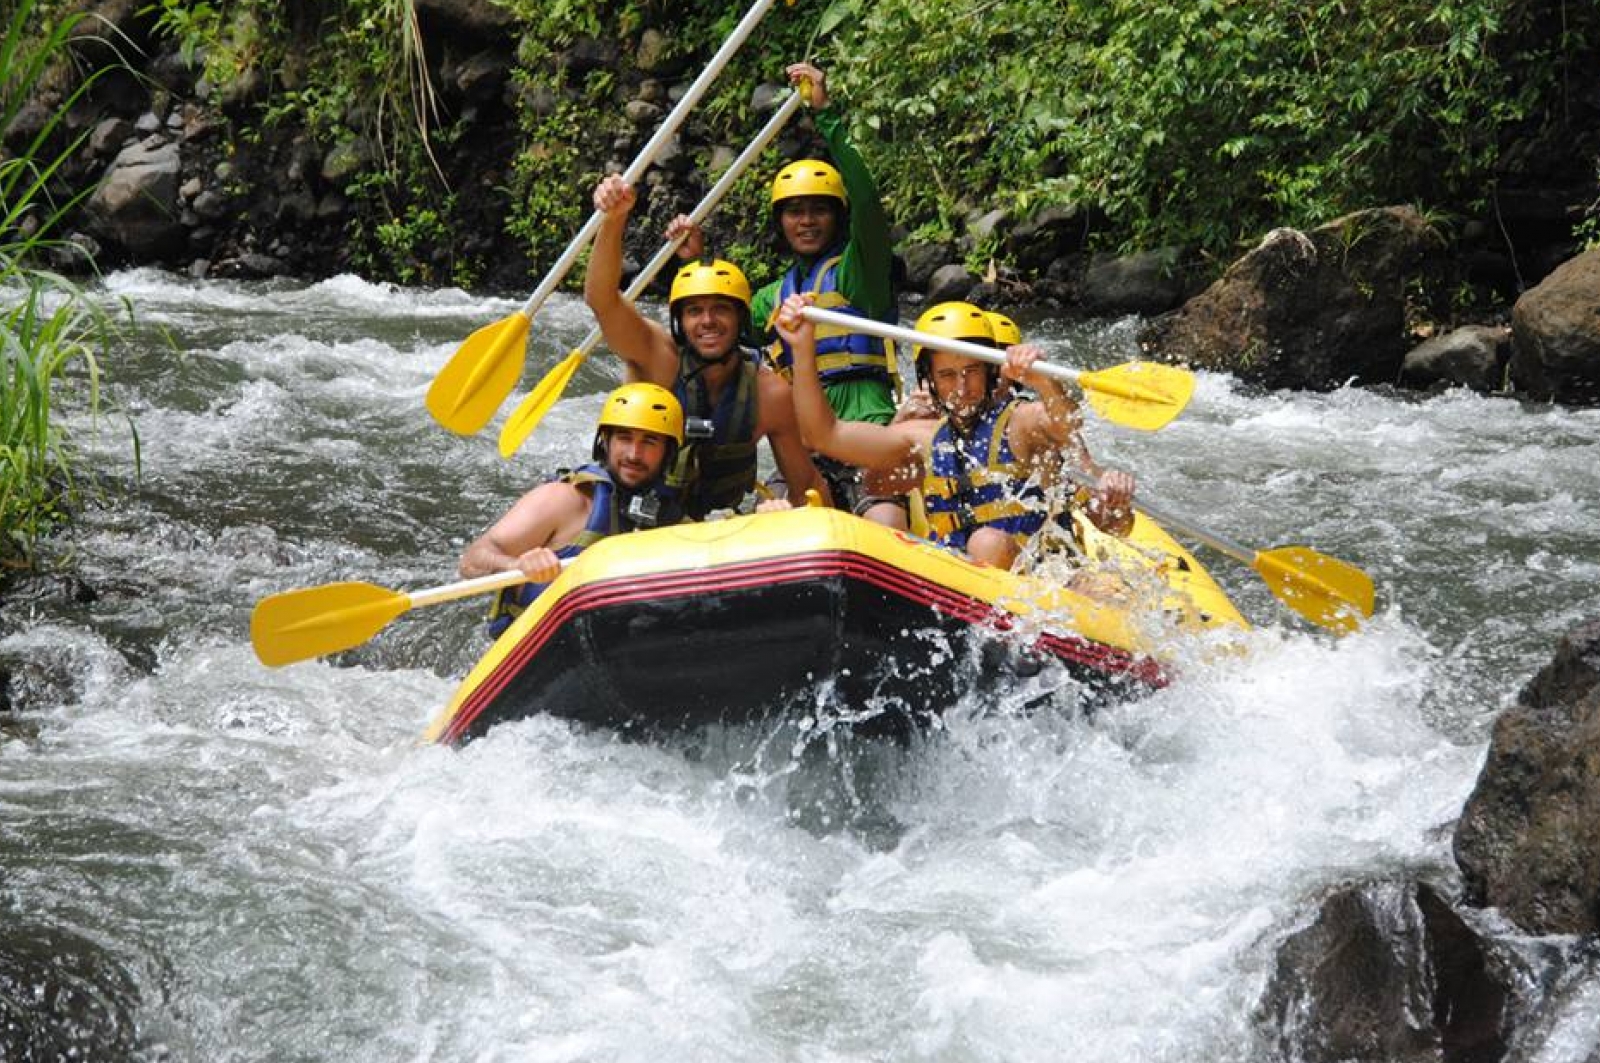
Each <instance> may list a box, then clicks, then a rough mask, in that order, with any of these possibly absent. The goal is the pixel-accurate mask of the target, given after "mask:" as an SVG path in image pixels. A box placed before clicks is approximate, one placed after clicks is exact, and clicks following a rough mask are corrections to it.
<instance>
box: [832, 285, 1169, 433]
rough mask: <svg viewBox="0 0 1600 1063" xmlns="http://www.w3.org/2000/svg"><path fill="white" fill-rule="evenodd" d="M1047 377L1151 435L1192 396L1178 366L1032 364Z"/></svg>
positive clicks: (916, 338) (869, 329) (840, 319)
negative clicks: (1074, 387) (1087, 367)
mask: <svg viewBox="0 0 1600 1063" xmlns="http://www.w3.org/2000/svg"><path fill="white" fill-rule="evenodd" d="M804 314H805V316H806V317H807V318H809V319H810V320H812V321H814V322H816V323H818V324H821V325H832V326H834V327H835V328H838V329H842V330H844V331H846V332H864V333H866V334H867V335H869V336H880V337H882V338H884V339H890V340H895V341H897V342H900V343H912V344H921V345H923V346H924V347H936V348H938V349H939V350H941V351H949V352H950V353H952V354H960V355H964V356H965V357H968V358H979V359H982V360H983V361H985V362H994V363H995V364H996V365H1003V364H1004V363H1005V360H1006V355H1005V352H1004V351H997V350H995V349H994V348H992V347H983V346H980V345H978V344H976V343H968V342H967V341H965V340H955V339H946V338H945V337H943V336H934V335H930V334H929V333H926V332H918V331H917V330H915V329H908V328H902V327H901V326H899V325H890V324H888V323H886V322H883V321H874V320H872V319H871V318H863V317H854V316H852V315H849V314H840V313H837V312H835V311H832V310H823V309H821V308H820V307H815V306H810V307H807V308H806V309H805V311H804ZM1034 368H1035V369H1038V370H1041V371H1043V372H1044V373H1045V375H1047V376H1053V377H1056V378H1057V379H1059V380H1065V381H1068V382H1069V383H1075V384H1077V385H1078V387H1080V388H1082V389H1083V392H1084V396H1085V397H1086V398H1087V399H1088V400H1089V406H1090V407H1091V408H1092V409H1093V410H1094V411H1095V412H1096V413H1098V414H1100V416H1102V417H1104V418H1105V419H1106V420H1108V421H1111V422H1112V423H1113V424H1120V425H1124V426H1126V427H1128V428H1137V429H1140V430H1142V431H1146V432H1151V431H1154V430H1156V429H1157V428H1160V427H1162V426H1163V425H1165V424H1166V423H1167V422H1168V421H1171V420H1172V419H1173V418H1174V417H1176V416H1178V414H1179V412H1181V411H1182V410H1183V408H1184V407H1185V406H1187V405H1188V404H1189V397H1190V396H1191V395H1193V394H1194V374H1192V373H1190V372H1189V371H1188V370H1186V369H1179V368H1177V367H1175V366H1170V365H1161V364H1159V363H1156V362H1127V363H1125V364H1123V365H1117V366H1112V367H1111V368H1110V369H1096V370H1078V369H1068V368H1067V367H1066V366H1063V365H1054V364H1052V363H1050V362H1041V363H1039V364H1037V365H1035V366H1034Z"/></svg>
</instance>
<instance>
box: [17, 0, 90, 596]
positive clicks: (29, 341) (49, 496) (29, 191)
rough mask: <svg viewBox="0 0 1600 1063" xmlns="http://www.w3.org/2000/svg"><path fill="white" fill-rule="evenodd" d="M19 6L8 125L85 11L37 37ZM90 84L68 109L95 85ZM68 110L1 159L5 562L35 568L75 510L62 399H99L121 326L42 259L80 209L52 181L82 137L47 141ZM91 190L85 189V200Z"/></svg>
mask: <svg viewBox="0 0 1600 1063" xmlns="http://www.w3.org/2000/svg"><path fill="white" fill-rule="evenodd" d="M18 3H19V7H18V8H17V9H16V11H15V12H14V13H13V15H12V19H11V21H10V22H9V23H8V24H7V25H6V26H5V27H4V28H3V33H4V35H3V36H0V128H6V127H7V126H9V125H10V123H11V121H12V119H13V118H14V117H15V116H16V114H17V112H18V111H19V110H20V109H21V107H22V106H23V104H24V103H25V102H26V101H27V100H28V99H29V98H30V96H31V94H32V92H33V90H34V88H35V87H36V86H37V85H38V84H39V83H40V81H41V80H42V79H43V78H44V77H45V76H46V72H47V71H48V70H49V69H50V67H51V65H52V64H53V63H54V62H56V61H60V60H64V59H65V52H66V48H67V40H68V38H69V36H70V34H71V33H72V31H73V29H74V28H75V27H76V26H77V24H78V23H79V22H80V21H81V18H82V16H69V17H67V18H63V19H60V20H59V21H54V22H48V23H47V24H46V25H45V28H44V29H43V31H42V32H39V33H37V35H35V34H34V32H33V30H32V27H31V25H30V19H31V17H32V16H35V15H39V16H41V17H43V16H45V15H47V14H48V13H47V12H44V11H40V10H36V7H35V3H34V0H18ZM93 81H94V78H93V77H91V78H89V79H87V80H85V81H84V82H82V83H81V84H80V86H79V88H78V89H77V90H76V92H75V93H74V94H73V95H72V96H70V97H69V98H68V99H67V101H66V102H65V106H63V107H62V108H61V109H60V113H65V112H66V111H67V110H69V109H70V107H71V105H72V104H74V103H75V102H76V101H77V100H78V98H79V97H81V96H82V95H83V94H84V93H86V92H87V91H88V90H89V88H90V87H91V86H92V84H93ZM60 113H58V115H57V117H56V118H55V119H52V120H51V121H50V122H48V123H47V124H46V125H45V127H44V128H43V129H42V130H41V131H40V132H39V134H38V135H37V136H36V137H35V138H34V139H33V141H32V142H31V143H30V144H29V145H28V146H27V147H26V148H25V149H24V150H23V151H22V152H20V153H19V154H16V155H0V529H4V531H3V533H0V564H5V565H8V566H10V565H18V564H27V563H30V562H31V560H32V558H33V554H34V550H35V548H36V546H37V543H38V540H39V539H40V537H41V536H43V535H44V534H45V533H46V532H48V531H49V530H50V529H51V528H52V527H53V526H55V525H56V524H57V523H59V522H60V521H61V520H62V519H63V518H64V517H65V516H66V515H67V514H68V512H69V510H70V507H71V504H72V503H73V502H74V500H75V499H76V494H77V481H78V477H77V476H76V475H75V469H76V467H77V464H78V460H79V459H78V456H77V452H76V451H75V449H74V448H73V445H72V439H71V437H70V436H69V435H68V434H67V432H66V430H65V429H64V428H63V427H62V426H61V424H60V423H59V417H58V412H59V407H58V399H59V398H60V397H61V396H63V395H65V396H68V397H77V396H78V395H79V394H80V393H86V394H82V400H83V401H85V402H86V404H87V406H88V408H89V409H90V410H95V409H97V407H98V405H99V389H100V369H99V363H98V362H97V361H96V357H95V351H96V350H97V349H99V348H100V347H101V346H102V345H103V344H104V342H105V340H106V339H107V337H108V336H109V335H110V334H111V333H112V331H113V328H114V323H113V322H112V321H111V319H110V318H109V317H108V315H107V314H106V313H105V312H104V311H103V310H102V309H101V308H100V307H99V306H98V304H96V303H94V302H93V301H92V300H91V299H90V298H89V297H88V296H87V295H86V294H85V293H84V292H83V291H81V290H80V289H79V288H78V287H76V286H75V285H73V284H72V283H70V282H69V281H67V280H65V279H64V278H62V277H59V276H57V275H55V274H54V273H51V272H48V271H46V270H42V269H39V268H37V267H36V266H34V265H33V264H32V263H34V262H35V261H36V260H37V258H38V255H39V253H40V252H41V251H44V250H45V249H47V248H49V247H50V246H52V230H53V228H54V226H55V225H56V223H57V222H59V221H60V219H61V218H62V217H63V216H64V215H65V213H66V212H67V211H68V210H69V209H70V208H71V207H72V206H73V205H74V204H75V202H76V199H75V200H72V201H69V202H67V203H53V202H51V200H50V197H49V191H48V189H49V184H50V179H51V177H52V176H53V175H54V174H55V173H56V171H57V170H58V169H59V168H60V167H61V165H62V163H63V162H64V161H65V160H66V159H67V158H68V156H70V155H71V153H72V152H73V151H75V150H77V148H78V147H79V146H80V145H81V143H82V141H83V137H82V136H80V137H79V138H78V139H77V140H75V141H73V142H72V143H70V144H68V145H67V146H66V147H65V148H64V149H62V150H60V151H57V152H53V153H52V152H50V151H48V150H47V147H46V145H48V144H49V143H50V141H51V137H52V135H53V134H54V133H55V132H56V126H57V123H58V122H59V121H60ZM85 194H86V193H80V194H79V196H78V197H77V199H81V198H82V197H83V195H85Z"/></svg>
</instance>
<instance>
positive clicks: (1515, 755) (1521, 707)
mask: <svg viewBox="0 0 1600 1063" xmlns="http://www.w3.org/2000/svg"><path fill="white" fill-rule="evenodd" d="M1455 855H1456V863H1457V864H1459V865H1460V867H1461V875H1462V878H1463V880H1464V882H1465V886H1466V895H1467V899H1468V900H1469V901H1471V902H1472V903H1474V904H1478V905H1484V906H1493V907H1495V908H1498V909H1500V911H1501V913H1502V914H1504V915H1505V916H1506V917H1507V918H1509V919H1511V920H1512V921H1514V922H1515V923H1517V924H1518V925H1519V926H1521V927H1523V928H1524V929H1526V930H1529V931H1532V932H1533V933H1537V934H1593V933H1594V932H1595V931H1596V930H1597V929H1600V619H1596V620H1591V621H1589V622H1588V623H1586V624H1584V625H1582V626H1581V627H1579V628H1578V629H1577V630H1575V631H1573V632H1571V633H1570V634H1568V635H1567V636H1566V637H1565V638H1563V639H1562V640H1561V642H1560V643H1559V644H1558V646H1557V647H1556V654H1555V657H1554V659H1553V660H1551V662H1550V663H1549V664H1547V665H1546V666H1545V667H1544V669H1543V670H1541V671H1540V672H1539V674H1538V675H1536V676H1534V677H1533V679H1532V680H1531V681H1529V683H1528V685H1527V686H1526V687H1524V688H1523V690H1522V693H1521V694H1520V695H1519V696H1518V698H1517V704H1515V705H1514V706H1512V707H1511V708H1509V709H1507V710H1506V711H1505V712H1504V713H1502V714H1501V716H1500V718H1499V719H1498V720H1496V721H1495V727H1494V735H1493V738H1492V739H1491V741H1490V743H1489V755H1488V758H1487V759H1486V760H1485V761H1484V765H1483V769H1482V770H1481V771H1480V772H1479V774H1478V782H1477V785H1476V786H1475V787H1474V789H1473V791H1472V796H1470V797H1469V798H1468V799H1467V804H1466V807H1465V809H1464V810H1463V811H1462V815H1461V820H1460V822H1459V823H1458V824H1457V825H1456V833H1455Z"/></svg>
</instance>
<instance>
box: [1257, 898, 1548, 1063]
mask: <svg viewBox="0 0 1600 1063" xmlns="http://www.w3.org/2000/svg"><path fill="white" fill-rule="evenodd" d="M1525 973H1526V965H1525V964H1524V963H1523V962H1522V961H1521V960H1520V959H1519V958H1518V957H1517V956H1516V955H1515V954H1514V953H1512V952H1510V951H1508V950H1506V949H1503V948H1501V947H1499V946H1497V945H1496V944H1494V943H1493V941H1492V940H1490V939H1489V938H1487V937H1486V936H1485V935H1483V934H1481V933H1480V932H1479V931H1477V930H1476V929H1475V928H1473V927H1472V926H1471V925H1470V924H1468V923H1467V922H1466V921H1465V920H1464V919H1463V918H1462V917H1461V916H1460V915H1459V914H1458V913H1456V912H1455V911H1454V910H1452V909H1451V907H1450V905H1449V904H1448V903H1447V902H1446V901H1445V900H1444V899H1443V898H1441V897H1440V896H1439V894H1438V893H1437V892H1436V891H1435V890H1434V889H1433V888H1432V887H1431V886H1428V885H1426V884H1417V883H1397V882H1391V883H1377V884H1369V885H1365V886H1359V887H1352V888H1348V889H1345V890H1342V891H1340V892H1338V893H1336V894H1334V895H1333V896H1332V897H1329V898H1328V899H1327V900H1326V901H1324V902H1323V904H1322V906H1321V908H1320V909H1319V911H1318V913H1317V916H1316V919H1315V920H1314V921H1313V922H1312V923H1311V925H1310V926H1308V927H1306V928H1305V929H1304V930H1301V931H1299V932H1298V933H1295V934H1293V935H1291V936H1290V937H1289V938H1288V939H1287V940H1286V941H1285V942H1284V943H1283V945H1282V946H1281V947H1280V948H1279V949H1278V953H1277V957H1276V960H1275V962H1274V965H1273V971H1272V975H1271V978H1270V980H1269V982H1268V985H1267V988H1266V991H1265V992H1264V994H1263V996H1262V999H1261V1002H1260V1004H1259V1005H1258V1007H1257V1011H1256V1018H1257V1021H1258V1023H1260V1024H1261V1026H1262V1028H1263V1031H1264V1033H1265V1035H1266V1037H1267V1038H1268V1039H1269V1040H1270V1041H1271V1042H1272V1043H1273V1044H1274V1047H1275V1048H1276V1055H1277V1058H1279V1059H1284V1060H1295V1061H1297V1063H1324V1061H1326V1063H1333V1061H1336V1060H1351V1059H1382V1060H1386V1061H1390V1063H1402V1061H1403V1063H1411V1061H1418V1063H1420V1061H1424V1060H1426V1061H1434V1060H1443V1061H1447V1063H1491V1061H1494V1060H1498V1059H1500V1058H1501V1057H1502V1056H1503V1054H1504V1051H1505V1045H1506V1042H1507V1039H1508V1036H1509V1033H1510V1031H1511V1029H1512V1027H1513V1025H1514V1024H1515V1022H1516V1021H1517V1019H1518V1018H1519V1017H1520V1015H1521V1014H1522V1013H1523V1012H1524V1011H1525V1010H1526V1009H1525V1008H1523V1006H1522V1002H1521V1001H1520V1000H1519V999H1517V998H1516V997H1515V996H1514V988H1515V987H1516V986H1517V985H1518V984H1519V982H1520V981H1521V980H1523V979H1524V977H1525Z"/></svg>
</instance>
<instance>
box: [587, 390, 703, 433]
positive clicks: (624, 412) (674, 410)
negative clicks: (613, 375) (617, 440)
mask: <svg viewBox="0 0 1600 1063" xmlns="http://www.w3.org/2000/svg"><path fill="white" fill-rule="evenodd" d="M599 427H600V428H601V429H606V428H637V429H639V430H640V431H641V432H654V433H655V434H656V435H658V436H666V437H667V438H668V439H670V440H672V441H673V442H674V443H676V444H677V445H679V446H682V445H683V406H682V405H681V404H680V403H679V402H678V397H677V396H676V395H674V394H673V393H672V392H670V391H668V390H667V389H666V388H664V387H662V386H661V385H659V384H624V385H622V386H621V387H620V388H618V389H617V390H615V391H613V392H612V393H611V394H610V395H608V396H606V404H605V405H604V406H602V407H601V408H600V422H599Z"/></svg>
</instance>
